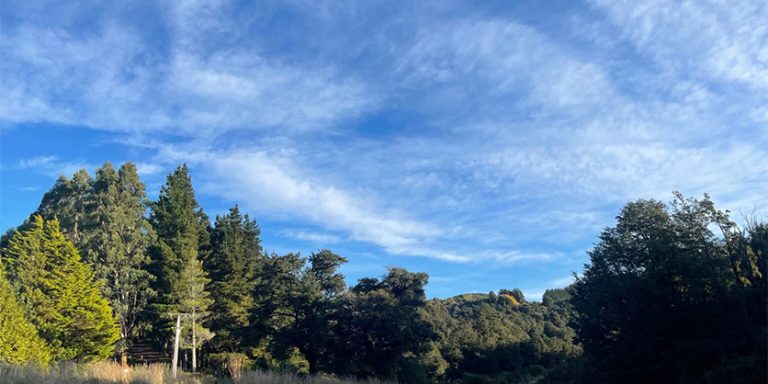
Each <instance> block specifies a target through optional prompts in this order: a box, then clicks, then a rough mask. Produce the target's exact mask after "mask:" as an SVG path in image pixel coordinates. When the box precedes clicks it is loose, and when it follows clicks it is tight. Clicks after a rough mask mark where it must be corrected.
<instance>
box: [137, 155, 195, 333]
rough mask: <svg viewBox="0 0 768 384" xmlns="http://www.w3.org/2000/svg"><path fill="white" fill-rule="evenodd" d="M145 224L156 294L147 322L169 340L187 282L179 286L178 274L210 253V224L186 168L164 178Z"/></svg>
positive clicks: (180, 168) (187, 285)
mask: <svg viewBox="0 0 768 384" xmlns="http://www.w3.org/2000/svg"><path fill="white" fill-rule="evenodd" d="M150 208H151V212H150V218H149V221H150V223H151V224H152V227H153V228H154V230H155V232H156V234H157V242H156V244H155V245H154V246H153V247H152V248H151V250H150V257H151V259H152V265H151V273H152V274H153V275H154V276H155V277H156V280H155V282H154V283H153V286H152V288H153V289H154V290H156V291H157V292H158V296H157V298H156V300H155V301H154V305H153V312H152V313H153V316H150V317H149V319H150V321H152V322H154V323H155V324H156V327H155V337H156V338H158V339H160V340H169V339H170V335H171V328H172V322H171V321H170V320H171V319H172V318H174V314H175V313H177V312H179V306H180V304H181V300H182V299H183V298H184V297H185V295H186V292H185V290H186V289H187V288H188V287H189V284H191V283H190V282H180V281H179V280H180V279H181V274H182V270H184V269H185V268H196V267H194V265H196V264H197V263H198V260H202V259H205V258H207V257H208V253H209V252H210V249H209V248H210V230H209V227H210V224H209V223H208V218H207V216H205V214H204V213H203V211H202V209H201V208H200V207H199V206H198V204H197V200H196V199H195V192H194V190H193V189H192V180H191V178H190V176H189V171H188V169H187V166H186V164H184V165H181V166H180V167H178V168H176V170H175V171H174V172H173V173H171V174H170V175H168V178H167V179H166V183H165V185H163V187H162V188H161V189H160V195H159V197H158V200H157V202H155V203H153V204H151V207H150Z"/></svg>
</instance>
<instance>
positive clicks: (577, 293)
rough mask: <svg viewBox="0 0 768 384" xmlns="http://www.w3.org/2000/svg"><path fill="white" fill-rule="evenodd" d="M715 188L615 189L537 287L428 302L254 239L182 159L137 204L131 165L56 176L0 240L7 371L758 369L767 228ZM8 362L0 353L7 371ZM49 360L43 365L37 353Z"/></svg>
mask: <svg viewBox="0 0 768 384" xmlns="http://www.w3.org/2000/svg"><path fill="white" fill-rule="evenodd" d="M742 221H744V224H738V225H737V223H736V222H735V221H733V219H732V218H731V217H730V212H729V211H727V210H720V209H718V208H716V207H715V205H714V203H713V202H712V200H711V199H710V198H709V197H708V196H707V195H704V196H703V197H702V198H690V197H685V196H683V195H682V194H680V193H674V194H673V197H672V201H671V202H669V203H664V202H660V201H656V200H637V201H634V202H629V203H628V204H627V205H626V206H624V208H623V209H622V210H621V211H620V212H618V214H617V217H616V222H615V224H614V225H613V226H611V227H608V228H605V229H604V230H603V231H602V232H601V233H599V234H596V235H597V238H596V240H595V244H594V246H593V247H592V249H591V250H589V251H588V256H589V263H588V264H587V265H585V267H584V270H583V272H581V273H579V274H578V276H577V277H576V282H575V283H574V284H573V285H571V286H569V287H565V288H561V289H551V290H548V291H547V292H546V293H545V294H544V296H543V300H542V302H535V301H529V300H526V298H525V297H524V295H523V293H522V292H521V291H520V290H519V289H516V288H514V282H513V281H510V282H509V283H510V287H499V288H500V289H499V290H498V291H493V292H489V293H487V294H485V293H483V294H478V293H474V294H466V295H459V296H456V297H452V298H448V299H427V297H426V295H425V290H424V289H425V286H426V285H427V284H428V281H429V276H428V275H427V274H426V273H423V272H413V271H408V270H405V269H402V268H398V267H390V268H389V270H388V272H387V273H386V274H385V275H384V276H377V277H370V278H364V279H360V280H359V281H358V282H357V283H356V284H355V285H352V286H347V284H346V282H345V278H344V276H343V275H342V274H341V273H340V271H339V269H340V267H341V266H342V265H343V264H344V263H345V262H347V259H346V258H345V257H344V256H343V255H338V254H336V253H334V252H333V251H332V250H329V249H322V250H317V251H316V252H313V253H311V254H310V255H301V254H298V253H288V254H275V253H269V254H268V253H267V252H265V251H264V247H263V246H262V243H261V240H260V227H259V225H258V223H257V221H256V220H255V219H254V218H253V217H252V216H250V215H249V214H247V213H245V212H242V211H241V210H240V208H239V207H238V206H237V205H235V206H234V207H232V208H231V209H230V210H229V212H228V213H226V214H224V215H219V216H216V217H215V218H213V219H211V218H210V217H209V216H207V215H206V213H205V211H204V210H203V208H202V207H200V206H199V204H198V202H197V200H196V198H195V192H194V188H193V184H192V178H191V175H190V173H189V170H188V168H187V166H186V165H181V166H179V167H178V168H177V169H176V170H175V171H174V172H173V173H171V174H170V175H168V177H167V179H166V183H165V185H164V186H163V187H162V188H161V190H160V193H159V196H158V198H157V200H156V201H150V200H149V198H148V196H147V193H146V191H145V185H144V184H143V183H142V182H141V180H140V178H139V174H138V172H137V169H136V166H135V165H134V164H132V163H130V162H127V163H125V164H123V165H121V166H120V167H119V169H116V168H115V167H114V166H113V165H112V164H110V163H106V164H104V165H103V166H102V167H100V168H99V169H98V170H96V172H95V175H94V176H91V175H90V174H89V173H88V172H87V171H85V170H80V171H78V172H77V173H75V174H74V175H73V176H72V177H71V178H68V177H63V176H62V177H60V178H59V179H58V181H56V183H55V184H54V185H53V187H52V188H51V189H50V190H49V191H48V192H47V193H45V194H44V196H43V197H42V200H41V202H40V205H39V207H38V208H37V210H36V211H34V212H32V213H30V215H29V218H28V219H27V220H26V221H25V222H24V223H19V226H18V227H17V228H15V229H12V230H9V231H8V232H7V233H5V234H4V235H3V237H2V240H0V364H2V365H0V379H2V374H3V373H2V372H4V371H3V369H6V370H7V367H12V366H36V367H40V369H51V368H50V367H57V366H61V364H65V363H67V364H69V363H75V364H93V363H97V362H103V361H116V362H118V363H120V364H123V365H132V366H133V365H136V366H138V365H141V364H144V363H163V364H168V362H169V361H170V360H169V359H170V355H171V353H172V350H173V341H174V329H175V326H176V321H177V319H178V320H180V322H181V337H180V348H181V350H182V358H181V364H182V366H181V368H182V369H183V370H184V371H187V372H195V371H198V372H200V373H201V374H203V375H207V377H221V378H227V377H229V378H231V379H233V380H236V379H238V378H239V377H240V375H242V374H243V372H246V371H255V370H260V371H264V372H274V371H279V372H288V373H291V374H292V375H297V377H307V378H311V377H320V376H322V377H339V378H349V379H353V380H368V379H376V380H382V381H387V382H398V383H456V384H459V383H463V384H469V383H478V384H495V383H499V384H500V383H539V384H547V383H653V382H655V383H713V384H714V383H745V384H746V383H765V382H766V380H768V378H767V377H766V372H767V371H768V369H767V368H768V357H767V354H766V352H767V349H768V333H767V329H768V328H767V323H768V280H767V276H766V273H767V272H768V224H767V223H766V222H765V221H764V220H762V219H760V218H745V219H744V220H742ZM3 367H5V368H3ZM46 367H48V368H46Z"/></svg>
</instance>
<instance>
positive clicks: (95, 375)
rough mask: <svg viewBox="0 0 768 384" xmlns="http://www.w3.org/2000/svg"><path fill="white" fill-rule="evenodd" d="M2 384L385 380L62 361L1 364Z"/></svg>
mask: <svg viewBox="0 0 768 384" xmlns="http://www.w3.org/2000/svg"><path fill="white" fill-rule="evenodd" d="M0 383H2V384H76V383H78V384H79V383H87V384H118V383H119V384H165V383H168V384H386V383H385V382H383V381H379V380H364V381H356V380H347V379H338V378H335V377H330V376H299V375H295V374H290V373H275V372H261V371H247V372H243V373H242V374H241V375H240V377H239V378H237V379H234V380H232V379H222V378H214V377H212V376H207V375H200V374H197V375H195V374H190V373H185V372H179V377H178V379H176V380H174V379H173V374H172V372H171V369H170V367H169V366H168V365H165V364H152V365H138V366H134V367H130V368H128V369H125V370H124V369H123V368H122V367H121V366H120V364H117V363H113V362H103V363H89V364H60V365H57V366H54V367H48V368H39V367H35V366H18V365H5V364H0Z"/></svg>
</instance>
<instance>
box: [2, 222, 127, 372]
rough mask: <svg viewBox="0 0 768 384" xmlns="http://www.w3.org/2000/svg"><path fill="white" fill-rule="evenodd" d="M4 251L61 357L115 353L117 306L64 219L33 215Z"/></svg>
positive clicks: (29, 308) (30, 310) (35, 318)
mask: <svg viewBox="0 0 768 384" xmlns="http://www.w3.org/2000/svg"><path fill="white" fill-rule="evenodd" d="M3 257H4V258H5V260H7V261H8V265H9V271H10V274H9V276H10V277H11V281H12V284H13V285H14V286H15V288H16V290H17V291H18V292H19V296H20V297H21V302H22V304H23V305H24V307H25V310H26V313H27V315H28V318H29V320H30V321H31V322H32V323H33V324H34V325H35V327H36V328H37V329H38V331H39V332H40V335H41V336H42V338H43V339H45V341H46V342H47V343H48V344H49V345H50V346H51V348H52V355H53V358H54V359H55V360H77V361H90V360H99V359H104V358H106V357H109V356H110V355H112V353H113V351H114V348H115V342H116V341H117V340H118V339H119V338H120V333H119V329H118V327H117V325H116V323H115V319H114V317H113V316H112V309H111V308H110V306H109V302H108V301H107V300H106V299H105V298H104V297H102V296H101V292H100V284H99V283H98V281H97V280H96V279H95V276H94V273H93V271H91V270H90V268H88V266H87V265H85V264H83V263H82V262H81V261H80V255H79V254H78V252H77V249H76V248H75V247H74V245H73V244H72V243H71V242H70V241H69V240H67V239H66V238H65V237H64V235H63V234H62V233H61V231H60V230H59V223H58V221H56V220H51V221H47V222H46V221H44V220H43V219H42V218H41V217H40V216H35V217H33V220H32V222H31V225H30V226H29V228H27V229H25V230H24V231H22V232H17V233H15V234H14V236H13V237H12V238H11V239H10V241H9V244H8V246H7V247H6V248H5V249H4V251H3Z"/></svg>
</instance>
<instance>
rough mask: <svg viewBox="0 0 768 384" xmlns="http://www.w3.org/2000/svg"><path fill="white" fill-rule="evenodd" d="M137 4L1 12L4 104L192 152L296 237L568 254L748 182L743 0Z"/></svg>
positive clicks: (749, 190) (751, 177) (167, 151)
mask: <svg viewBox="0 0 768 384" xmlns="http://www.w3.org/2000/svg"><path fill="white" fill-rule="evenodd" d="M545 6H546V5H541V7H545ZM60 7H69V6H68V5H60ZM73 7H74V6H73ZM125 7H127V6H125ZM75 8H77V7H75ZM156 8H157V12H154V13H151V15H149V16H146V17H147V18H148V19H150V20H149V21H146V22H145V21H143V20H142V21H141V22H137V21H136V20H132V19H131V18H130V17H127V16H126V14H130V12H125V9H123V8H120V7H117V10H115V11H110V10H104V9H99V10H97V11H93V12H92V13H94V14H96V15H98V17H96V19H98V20H99V23H96V26H95V27H92V30H91V29H89V30H85V31H83V30H79V29H77V28H73V27H72V26H71V25H70V24H69V23H66V22H59V20H58V19H55V18H54V19H53V21H52V22H50V23H38V22H34V20H32V21H28V22H27V21H25V22H20V23H14V24H12V25H10V26H6V27H5V29H4V30H3V34H4V36H3V37H4V38H3V39H1V40H0V47H2V50H3V52H4V53H5V54H4V55H3V56H2V57H0V66H2V69H3V71H4V72H6V73H12V74H13V76H7V77H5V78H4V81H3V82H2V84H0V91H2V92H3V94H4V95H6V99H4V101H7V102H4V103H2V104H0V120H3V121H5V124H12V125H13V124H23V123H29V122H40V121H47V122H52V123H57V124H65V125H80V126H86V127H89V128H92V129H98V130H111V131H119V132H121V133H123V134H126V133H127V134H128V136H127V137H125V136H121V139H123V140H124V142H125V143H128V145H130V146H133V147H141V148H143V149H146V150H148V151H152V152H153V153H155V156H154V157H152V158H147V159H142V163H141V164H139V168H140V171H141V172H142V173H143V174H152V173H155V174H156V173H159V172H161V171H162V170H163V169H170V167H172V166H173V164H175V163H178V162H182V161H187V162H191V163H193V164H194V165H195V167H196V170H197V171H198V172H199V174H195V177H196V179H195V180H196V181H197V180H201V181H202V182H203V185H204V188H203V189H204V191H205V192H206V193H208V194H209V195H212V196H217V197H219V198H223V199H227V200H238V201H241V202H242V203H243V205H244V206H246V207H248V208H249V209H251V210H253V211H255V212H257V214H258V215H269V216H270V217H273V218H276V219H278V220H284V221H294V222H296V224H294V225H292V226H291V227H292V228H303V227H305V226H306V227H312V228H317V229H318V232H317V233H315V232H309V231H296V232H292V233H290V234H287V233H286V234H287V235H289V236H292V237H294V238H297V239H299V240H302V241H309V242H315V243H320V242H322V243H334V244H344V243H345V242H347V241H357V242H363V243H366V244H369V245H371V246H372V247H373V249H376V250H383V251H384V252H385V253H389V254H392V255H406V256H421V257H424V258H429V259H432V260H441V261H450V262H457V263H467V262H478V261H479V262H498V263H499V264H503V265H513V264H514V265H524V264H526V263H529V264H530V263H541V264H544V263H546V265H548V266H553V267H552V268H553V269H554V268H555V267H554V266H556V265H564V267H563V268H578V267H580V265H581V260H577V259H578V258H577V257H574V256H573V254H574V253H575V251H574V250H578V253H579V254H580V255H581V257H582V258H583V254H582V253H581V250H583V249H584V248H585V247H588V246H589V244H591V242H592V239H593V238H594V235H595V234H596V233H597V232H598V231H599V230H600V228H602V227H603V226H605V225H607V224H609V223H610V222H611V220H612V218H613V216H614V215H615V210H616V209H618V207H620V205H621V204H623V203H624V202H625V201H627V200H631V199H635V198H640V197H646V198H647V197H653V198H659V199H667V198H668V197H669V193H670V192H671V191H672V190H681V191H683V192H685V193H687V194H691V195H699V194H701V193H703V192H710V193H711V194H712V195H713V197H714V198H715V200H716V201H717V202H718V203H722V204H723V205H724V206H726V207H730V208H734V209H736V210H746V211H749V210H750V209H751V208H752V207H754V206H761V205H765V204H766V203H768V201H766V196H768V193H766V192H768V186H767V185H766V182H765V180H766V177H768V168H766V166H765V164H768V158H767V157H766V156H768V154H766V152H765V151H764V150H763V148H765V145H766V141H768V133H767V132H768V129H764V127H765V124H766V121H768V118H767V117H766V116H768V113H767V112H766V109H765V105H766V104H768V99H766V98H767V97H768V96H766V95H768V93H765V92H762V91H763V90H765V89H766V84H768V83H766V73H765V68H766V56H765V55H766V53H765V52H766V49H768V48H766V41H768V39H766V38H765V37H766V36H765V33H766V29H765V28H762V27H761V23H760V21H761V20H762V19H765V18H766V15H765V12H766V7H765V6H762V5H761V4H760V3H759V2H737V3H735V5H734V6H732V7H731V6H726V5H723V6H720V5H717V4H710V3H701V4H699V3H698V2H696V3H694V2H650V3H643V4H641V3H632V2H602V1H595V2H589V3H575V4H572V5H571V6H570V7H567V10H566V11H563V12H564V14H561V13H553V14H552V15H554V16H552V17H555V18H556V20H555V22H554V23H549V24H547V23H545V22H539V21H538V20H539V19H538V18H536V17H528V16H529V15H524V14H518V13H516V12H515V11H514V10H513V8H514V7H510V9H506V7H500V8H504V9H503V12H497V11H500V10H501V9H500V8H498V7H497V8H493V9H491V8H488V9H485V6H484V5H477V4H470V3H462V2H455V3H451V4H447V3H446V4H439V5H413V6H411V7H402V6H397V5H394V6H390V5H383V4H374V3H366V4H354V5H350V4H339V3H328V2H312V3H311V4H307V3H301V2H291V3H288V4H286V3H282V2H278V3H272V2H265V3H264V4H262V5H260V6H259V7H257V8H254V7H250V6H248V5H244V4H237V3H236V2H231V1H215V2H183V3H173V4H170V3H160V4H159V5H157V6H156ZM75 11H77V9H74V10H72V9H70V12H61V14H64V15H70V16H67V17H64V19H72V18H73V16H71V15H76V14H78V12H75ZM112 12H114V14H113V13H112ZM541 12H542V14H547V15H548V14H549V13H550V12H549V11H548V10H546V9H543V10H541ZM558 12H560V11H558ZM40 17H44V16H40ZM540 19H541V20H545V19H546V18H544V17H541V18H540ZM20 20H24V19H23V18H20ZM30 20H31V19H30ZM286 20H287V21H286ZM532 20H533V21H532ZM679 20H686V22H685V23H680V22H679ZM280 23H283V24H280ZM147 24H151V25H150V27H151V28H149V27H148V26H147ZM553 24H556V25H553ZM275 31H280V33H275ZM115 47H120V49H115ZM39 160H40V159H39ZM30 161H31V160H30ZM40 161H42V160H40ZM30 164H32V163H30ZM40 166H43V165H42V164H41V165H40ZM326 232H327V233H332V234H333V235H328V234H327V233H326ZM563 260H566V261H563ZM558 263H560V264H558ZM574 266H575V267H574ZM553 273H555V272H553ZM557 274H559V275H563V271H560V270H558V271H557Z"/></svg>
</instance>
